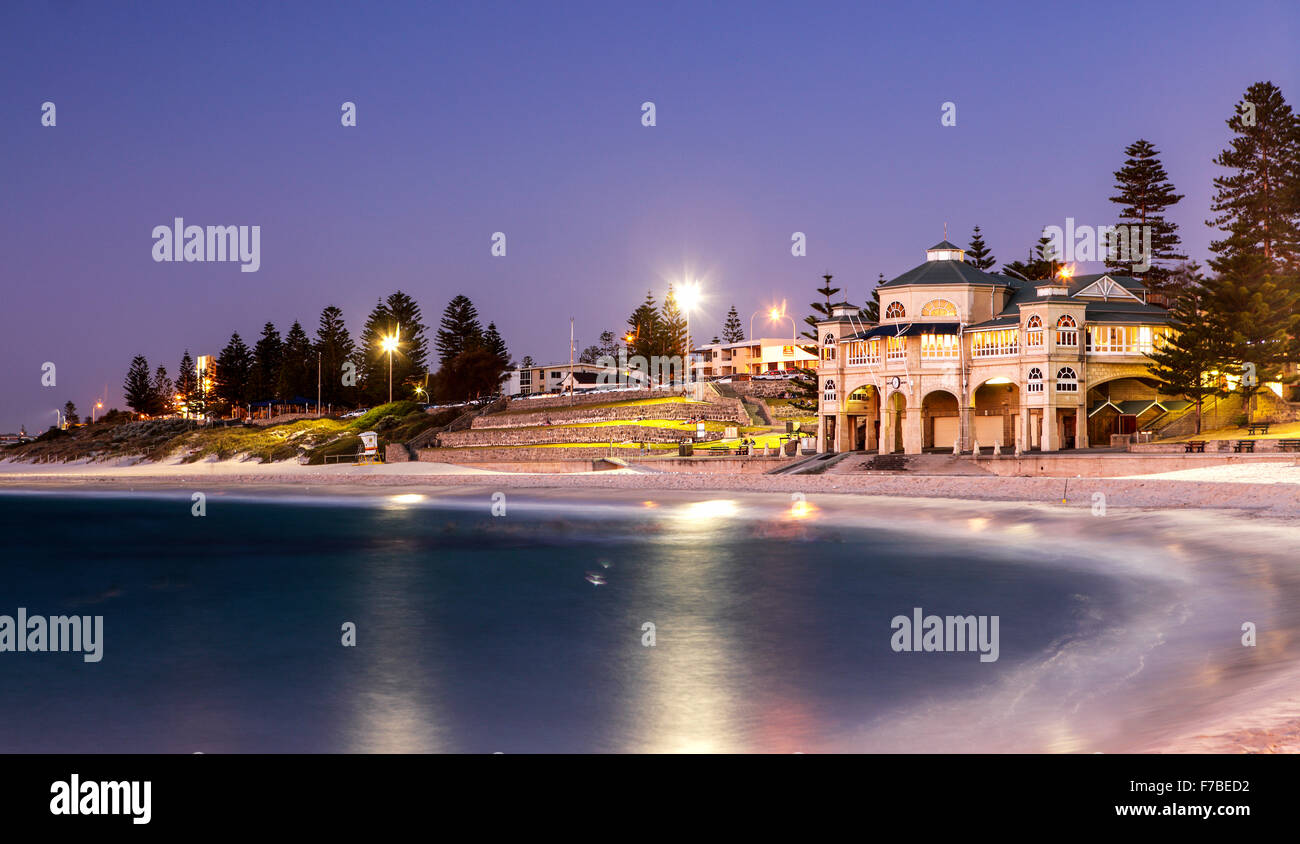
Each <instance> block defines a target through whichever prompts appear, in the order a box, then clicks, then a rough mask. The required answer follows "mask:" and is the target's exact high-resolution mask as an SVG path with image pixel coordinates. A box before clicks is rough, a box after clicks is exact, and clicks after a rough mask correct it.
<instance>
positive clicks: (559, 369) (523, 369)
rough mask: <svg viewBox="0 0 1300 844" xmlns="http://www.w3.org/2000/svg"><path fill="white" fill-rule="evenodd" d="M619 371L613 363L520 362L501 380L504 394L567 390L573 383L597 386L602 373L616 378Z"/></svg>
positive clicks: (580, 387) (613, 378) (604, 375)
mask: <svg viewBox="0 0 1300 844" xmlns="http://www.w3.org/2000/svg"><path fill="white" fill-rule="evenodd" d="M570 373H572V377H570ZM617 374H618V370H617V369H615V368H614V367H610V366H602V365H601V364H596V363H573V364H571V363H569V362H568V361H565V362H564V363H549V364H546V365H544V366H520V367H515V368H514V369H510V370H507V371H506V374H505V377H504V379H503V380H502V382H501V394H502V395H505V396H517V395H525V396H526V395H531V394H533V393H557V392H560V391H561V390H567V389H568V388H569V386H570V385H571V384H572V385H573V387H574V389H582V388H583V387H587V386H594V385H595V383H596V382H597V379H598V378H601V377H604V378H606V379H610V380H616V377H617ZM588 376H590V377H588Z"/></svg>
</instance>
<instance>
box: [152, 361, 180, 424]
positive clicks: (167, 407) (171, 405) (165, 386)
mask: <svg viewBox="0 0 1300 844" xmlns="http://www.w3.org/2000/svg"><path fill="white" fill-rule="evenodd" d="M149 392H150V393H152V394H153V401H152V405H153V407H152V409H151V410H150V411H149V415H150V416H166V415H167V414H169V413H171V412H172V410H173V409H175V407H176V393H175V392H174V390H173V387H172V379H170V378H168V377H167V367H165V366H163V365H162V364H159V365H158V368H157V369H155V370H154V373H153V381H152V382H150V384H149Z"/></svg>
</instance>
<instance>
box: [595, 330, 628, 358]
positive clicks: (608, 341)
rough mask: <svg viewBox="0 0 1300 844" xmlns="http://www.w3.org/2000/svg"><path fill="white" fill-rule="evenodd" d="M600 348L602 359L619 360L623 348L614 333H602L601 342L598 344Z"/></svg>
mask: <svg viewBox="0 0 1300 844" xmlns="http://www.w3.org/2000/svg"><path fill="white" fill-rule="evenodd" d="M596 345H597V346H599V347H600V354H601V357H611V358H614V359H616V360H617V359H618V353H619V350H620V349H622V348H623V347H622V346H621V345H619V342H618V337H617V336H615V334H614V332H612V331H602V332H600V342H599V343H597V344H596Z"/></svg>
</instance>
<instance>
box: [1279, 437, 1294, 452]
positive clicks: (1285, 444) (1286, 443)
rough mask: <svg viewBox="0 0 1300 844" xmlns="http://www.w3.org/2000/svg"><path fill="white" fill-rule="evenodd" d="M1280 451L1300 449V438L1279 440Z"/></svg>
mask: <svg viewBox="0 0 1300 844" xmlns="http://www.w3.org/2000/svg"><path fill="white" fill-rule="evenodd" d="M1277 448H1278V451H1300V440H1278V441H1277Z"/></svg>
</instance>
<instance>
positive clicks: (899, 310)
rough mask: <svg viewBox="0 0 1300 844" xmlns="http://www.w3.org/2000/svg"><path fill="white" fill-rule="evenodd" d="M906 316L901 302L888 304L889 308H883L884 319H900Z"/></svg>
mask: <svg viewBox="0 0 1300 844" xmlns="http://www.w3.org/2000/svg"><path fill="white" fill-rule="evenodd" d="M905 316H907V311H905V310H904V309H903V303H902V302H890V303H889V307H887V308H885V319H902V318H903V317H905Z"/></svg>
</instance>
